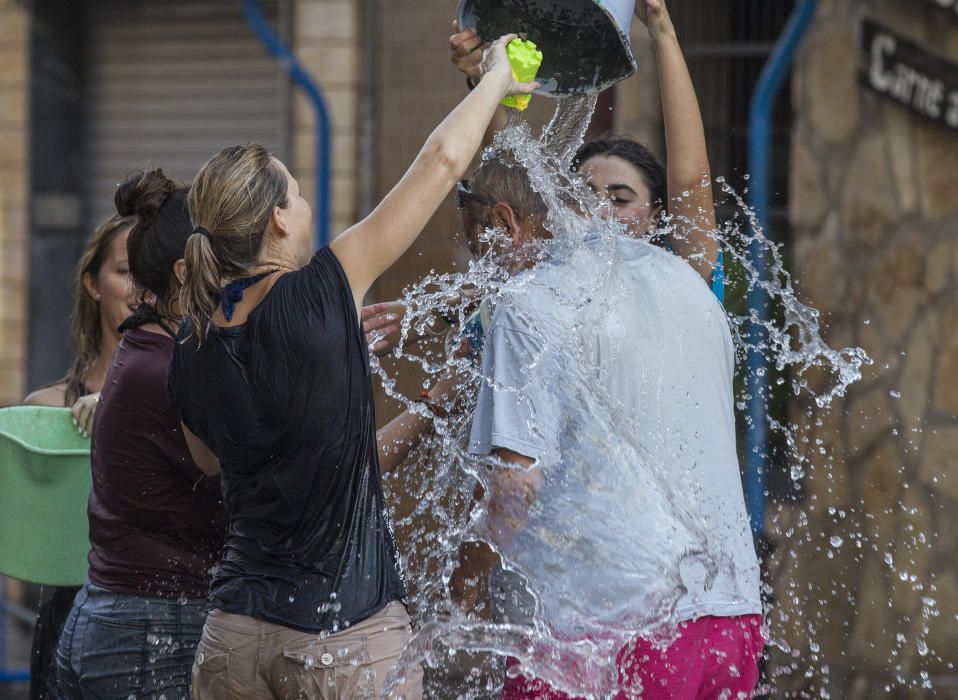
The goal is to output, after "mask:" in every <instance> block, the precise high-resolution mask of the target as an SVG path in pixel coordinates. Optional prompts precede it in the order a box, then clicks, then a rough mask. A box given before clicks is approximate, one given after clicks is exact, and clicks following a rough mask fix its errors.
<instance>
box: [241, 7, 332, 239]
mask: <svg viewBox="0 0 958 700" xmlns="http://www.w3.org/2000/svg"><path fill="white" fill-rule="evenodd" d="M243 9H244V11H245V12H246V21H247V22H249V24H250V27H252V29H253V32H254V33H255V34H256V36H257V37H259V40H260V41H262V42H263V44H264V45H265V46H266V49H267V50H268V51H269V52H270V54H271V55H272V56H274V57H276V58H277V59H279V60H280V61H281V62H282V64H283V66H284V67H285V68H286V71H287V72H288V73H289V77H290V79H291V80H292V81H293V82H294V83H295V84H296V85H298V86H299V87H300V88H301V89H302V90H303V92H305V93H306V96H307V97H308V98H309V101H310V102H311V103H312V105H313V109H314V110H315V111H316V143H315V146H314V147H315V159H316V162H315V166H314V167H315V170H316V198H315V202H316V204H315V207H314V209H315V210H314V212H313V214H314V217H315V220H316V247H317V248H322V247H323V246H324V245H326V244H327V243H329V229H330V220H331V212H330V206H329V200H330V185H331V181H330V172H331V170H332V159H333V156H332V153H333V150H332V127H331V124H330V117H329V108H328V107H327V104H326V98H325V97H324V96H323V92H322V90H321V89H320V87H319V85H317V84H316V81H314V80H313V78H312V77H311V76H310V75H309V73H307V72H306V70H305V69H304V68H303V67H302V65H300V63H299V61H298V60H297V59H296V56H295V55H294V54H293V52H292V50H291V49H290V48H289V47H288V46H286V45H285V44H284V43H283V42H282V41H280V39H279V37H278V36H277V35H276V33H275V32H274V31H273V29H272V28H271V27H270V26H269V23H268V22H267V21H266V18H265V17H263V13H262V11H261V10H260V7H259V2H258V0H243Z"/></svg>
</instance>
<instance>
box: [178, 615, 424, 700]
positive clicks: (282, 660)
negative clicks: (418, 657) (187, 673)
mask: <svg viewBox="0 0 958 700" xmlns="http://www.w3.org/2000/svg"><path fill="white" fill-rule="evenodd" d="M411 634H412V633H411V630H410V624H409V616H408V615H407V614H406V609H405V608H404V607H403V606H402V605H401V604H400V603H397V602H393V603H390V604H389V605H387V606H386V607H385V608H383V609H382V610H381V611H379V612H378V613H376V614H375V615H373V616H372V617H370V618H369V619H367V620H363V621H362V622H359V623H357V624H355V625H353V626H352V627H349V628H348V629H345V630H343V631H342V632H337V633H335V634H331V635H329V636H327V637H325V638H323V639H320V638H319V636H317V635H316V634H308V633H306V632H299V631H297V630H293V629H290V628H288V627H283V626H281V625H275V624H271V623H269V622H263V621H261V620H256V619H253V618H251V617H247V616H245V615H231V614H229V613H224V612H221V611H219V610H213V611H212V612H211V613H210V614H209V615H208V616H207V618H206V625H205V627H204V628H203V638H202V639H201V640H200V643H199V645H198V646H197V648H196V659H195V661H194V662H193V688H192V697H193V700H272V699H273V698H276V699H277V700H294V699H295V700H334V699H335V700H347V699H348V700H353V699H356V700H367V699H369V700H380V698H382V697H384V695H383V684H384V682H385V680H386V674H387V673H389V670H390V669H391V668H392V667H393V665H394V664H395V663H396V662H397V661H398V660H399V655H400V654H401V653H402V650H403V649H404V648H405V646H406V644H407V642H408V641H409V638H410V636H411ZM398 685H399V687H398V688H397V690H395V691H394V692H391V693H389V694H388V696H386V697H388V698H390V699H395V700H399V699H400V698H402V700H420V698H421V697H422V670H421V669H420V668H418V667H416V668H415V669H405V678H404V679H401V682H400V683H399V684H398Z"/></svg>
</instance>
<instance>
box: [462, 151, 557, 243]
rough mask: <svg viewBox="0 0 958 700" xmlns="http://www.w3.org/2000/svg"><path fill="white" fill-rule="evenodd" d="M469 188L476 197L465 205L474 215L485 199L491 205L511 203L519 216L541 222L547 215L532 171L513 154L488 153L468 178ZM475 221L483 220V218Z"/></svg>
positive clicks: (521, 218)
mask: <svg viewBox="0 0 958 700" xmlns="http://www.w3.org/2000/svg"><path fill="white" fill-rule="evenodd" d="M469 191H470V192H472V194H473V195H475V197H476V200H477V201H476V202H470V203H468V204H467V205H466V206H467V207H469V209H468V211H470V212H471V213H472V214H473V215H474V216H475V214H476V213H477V209H475V208H474V206H475V205H478V204H479V201H478V200H484V201H485V202H486V203H488V205H489V206H491V205H493V204H495V203H497V202H503V203H505V204H508V205H509V206H510V207H512V210H513V212H515V215H516V217H517V218H519V219H520V220H524V221H525V220H531V221H532V222H533V223H535V224H539V225H541V224H543V223H544V222H545V220H546V216H547V215H548V207H547V206H546V203H545V201H544V200H543V199H542V196H541V195H540V194H539V193H538V192H536V191H535V189H533V187H532V182H531V181H530V180H529V171H528V170H527V169H526V167H525V166H524V165H522V164H521V163H519V161H518V160H516V158H515V156H514V155H512V154H511V153H507V152H502V151H500V152H498V153H495V154H491V155H489V156H487V157H486V158H485V159H484V160H483V162H482V164H481V165H480V166H479V167H478V168H476V171H475V172H474V173H473V174H472V177H470V178H469ZM486 214H487V215H488V212H486ZM474 220H475V221H482V218H481V217H477V218H476V219H474ZM486 224H488V222H486Z"/></svg>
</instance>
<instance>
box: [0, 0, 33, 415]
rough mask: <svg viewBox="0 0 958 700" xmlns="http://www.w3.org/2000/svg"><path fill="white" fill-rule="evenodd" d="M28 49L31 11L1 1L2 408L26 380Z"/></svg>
mask: <svg viewBox="0 0 958 700" xmlns="http://www.w3.org/2000/svg"><path fill="white" fill-rule="evenodd" d="M29 47H30V30H29V19H28V16H27V12H26V11H25V10H24V9H23V8H22V7H21V6H20V5H18V4H16V3H12V2H10V1H9V0H7V1H5V2H4V1H0V406H3V405H6V404H10V403H15V402H17V401H19V400H20V399H21V398H22V397H23V394H24V390H25V383H26V329H27V296H26V295H27V198H28V197H27V189H28V187H29V170H28V167H27V154H28V150H29V122H28V119H29V117H28V111H29V99H28V95H29V70H30V58H29V55H30V48H29Z"/></svg>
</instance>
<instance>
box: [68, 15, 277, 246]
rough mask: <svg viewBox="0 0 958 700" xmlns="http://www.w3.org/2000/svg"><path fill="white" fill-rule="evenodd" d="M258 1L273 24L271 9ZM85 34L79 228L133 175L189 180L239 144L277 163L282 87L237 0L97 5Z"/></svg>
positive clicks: (96, 217)
mask: <svg viewBox="0 0 958 700" xmlns="http://www.w3.org/2000/svg"><path fill="white" fill-rule="evenodd" d="M261 4H262V9H263V12H264V14H265V15H266V17H267V18H268V19H269V20H270V22H271V24H272V25H273V26H274V27H276V26H277V23H278V21H279V20H280V19H281V18H280V17H279V2H278V1H277V0H272V1H264V2H262V3H261ZM86 37H87V42H86V45H87V47H88V48H87V56H86V70H87V72H86V100H85V103H86V114H85V117H86V119H85V126H86V128H85V134H86V155H87V166H88V171H87V174H88V179H87V186H86V188H87V189H86V193H85V199H86V214H87V217H88V219H87V223H88V229H92V227H93V226H94V225H95V224H96V223H98V222H100V221H102V220H103V219H104V218H105V217H107V216H109V215H110V214H112V213H113V212H114V208H113V192H114V189H115V188H116V185H117V183H119V182H120V181H122V180H123V178H124V176H125V175H126V174H127V173H128V172H130V171H132V170H137V169H147V168H151V167H161V168H163V170H164V171H165V172H167V173H169V174H170V175H171V176H173V177H175V178H177V179H179V180H181V181H183V182H185V183H189V182H190V181H191V180H192V179H193V176H194V175H195V174H196V172H197V170H198V169H199V168H200V166H201V165H202V164H203V163H205V162H206V161H207V160H208V159H209V158H210V157H211V156H213V155H214V154H215V153H217V152H218V151H219V150H220V149H222V148H223V147H225V146H229V145H232V144H237V143H246V142H248V141H257V142H259V143H262V144H263V145H264V146H266V147H267V148H268V149H270V150H271V151H273V152H274V153H277V154H278V155H279V156H280V157H283V156H284V154H285V152H286V150H287V149H286V125H287V122H288V109H289V104H288V90H287V81H286V78H285V74H284V73H283V71H282V69H281V66H280V64H279V62H277V61H276V60H274V59H273V58H271V57H270V56H269V55H268V54H267V53H266V51H265V49H264V48H263V46H262V45H261V44H260V42H259V41H258V40H257V39H256V37H254V36H253V34H252V31H251V30H250V27H249V25H248V24H247V22H246V19H245V17H244V15H243V11H242V5H241V2H240V0H188V1H187V0H96V1H94V2H90V3H89V4H88V12H87V32H86Z"/></svg>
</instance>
